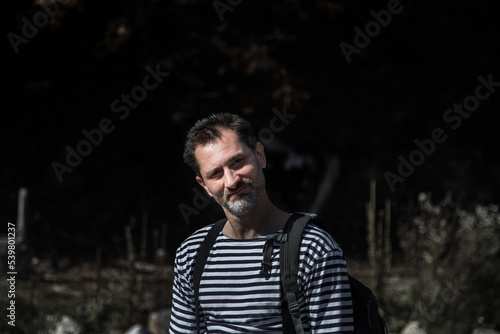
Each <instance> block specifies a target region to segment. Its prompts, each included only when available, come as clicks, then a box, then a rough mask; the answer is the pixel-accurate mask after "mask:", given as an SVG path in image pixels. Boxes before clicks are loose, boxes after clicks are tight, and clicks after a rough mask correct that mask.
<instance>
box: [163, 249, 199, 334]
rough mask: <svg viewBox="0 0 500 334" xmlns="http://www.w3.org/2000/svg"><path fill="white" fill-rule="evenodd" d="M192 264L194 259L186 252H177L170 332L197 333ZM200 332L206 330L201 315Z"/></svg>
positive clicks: (177, 333) (178, 333)
mask: <svg viewBox="0 0 500 334" xmlns="http://www.w3.org/2000/svg"><path fill="white" fill-rule="evenodd" d="M192 265H193V261H188V257H187V255H186V254H185V253H184V254H182V253H181V251H178V252H177V255H176V257H175V264H174V284H173V288H172V314H171V318H170V326H169V333H170V334H181V333H182V334H189V333H193V334H196V314H195V307H194V293H193V289H192V284H191V282H192V272H191V271H192V270H190V269H191V268H190V267H192ZM200 332H201V333H205V332H206V329H205V321H204V319H203V317H200Z"/></svg>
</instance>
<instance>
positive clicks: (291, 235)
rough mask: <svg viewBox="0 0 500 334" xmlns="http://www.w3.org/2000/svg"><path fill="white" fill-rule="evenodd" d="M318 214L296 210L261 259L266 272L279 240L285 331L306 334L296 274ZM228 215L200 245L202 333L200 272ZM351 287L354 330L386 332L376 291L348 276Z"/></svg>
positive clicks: (196, 291)
mask: <svg viewBox="0 0 500 334" xmlns="http://www.w3.org/2000/svg"><path fill="white" fill-rule="evenodd" d="M316 217H317V216H316V215H315V214H310V213H302V212H300V213H293V214H292V215H291V216H290V218H289V219H288V221H287V222H286V225H285V227H284V228H283V233H274V234H272V235H271V236H270V237H269V239H268V240H267V241H266V244H265V246H264V251H263V255H264V259H263V261H262V271H261V273H262V274H264V275H266V272H267V270H268V269H269V268H270V258H271V254H272V247H269V246H270V245H272V244H273V243H274V240H278V241H279V242H280V272H281V286H282V292H283V295H284V297H285V300H284V302H283V303H282V311H283V312H282V314H283V333H287V334H289V333H296V334H303V333H304V329H303V327H302V321H301V319H300V308H299V305H298V301H297V298H298V293H299V286H298V284H297V275H298V269H299V253H300V244H301V239H302V232H303V230H304V228H305V226H306V225H307V223H308V222H309V221H310V220H312V219H316ZM226 220H227V219H226V218H224V219H221V220H219V221H218V222H216V223H215V224H214V225H213V226H212V228H211V229H210V230H209V232H208V234H207V236H206V237H205V240H203V243H202V244H201V246H200V248H199V250H198V253H197V256H196V260H195V265H194V274H193V289H194V290H193V291H194V299H195V300H194V303H195V313H196V329H197V333H200V317H199V307H200V306H199V288H200V280H201V275H202V273H203V269H204V267H205V263H206V261H207V258H208V255H209V253H210V249H211V248H212V246H213V244H214V243H215V240H216V239H217V236H218V235H219V233H220V232H221V231H222V228H223V227H224V224H225V223H226ZM348 277H349V285H350V288H351V295H352V305H353V319H354V320H353V322H354V333H356V334H387V333H388V330H387V326H386V324H385V321H384V319H383V318H382V317H381V316H380V314H379V312H378V307H381V308H382V309H383V310H384V311H385V312H386V313H389V312H388V311H387V310H386V309H385V308H384V307H383V306H382V305H381V304H380V303H379V302H378V301H377V298H376V297H375V295H374V294H373V292H372V291H371V290H370V289H369V288H368V287H366V286H365V285H363V283H361V282H360V281H358V280H357V279H355V278H354V277H352V276H350V275H348Z"/></svg>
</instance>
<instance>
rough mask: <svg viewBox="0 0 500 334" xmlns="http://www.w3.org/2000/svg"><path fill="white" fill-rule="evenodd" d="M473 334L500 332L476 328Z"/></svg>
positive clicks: (495, 333) (497, 333) (496, 333)
mask: <svg viewBox="0 0 500 334" xmlns="http://www.w3.org/2000/svg"><path fill="white" fill-rule="evenodd" d="M472 334H500V332H499V331H496V330H494V329H487V328H475V329H474V330H473V331H472Z"/></svg>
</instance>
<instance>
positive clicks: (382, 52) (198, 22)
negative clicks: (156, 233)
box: [0, 0, 500, 263]
mask: <svg viewBox="0 0 500 334" xmlns="http://www.w3.org/2000/svg"><path fill="white" fill-rule="evenodd" d="M391 2H392V1H358V0H355V1H324V0H319V1H314V0H313V1H295V0H288V1H250V0H246V1H242V2H241V3H239V4H237V3H238V2H237V1H233V5H235V4H236V5H235V6H230V7H231V8H232V10H228V11H225V12H224V13H223V14H222V15H223V20H222V21H221V18H220V16H219V15H218V13H217V10H216V9H215V8H214V2H211V1H196V0H192V1H189V0H186V1H182V0H179V1H106V2H103V1H90V0H88V1H80V0H70V1H61V2H60V3H57V4H58V6H57V7H58V8H56V9H55V4H54V3H51V2H45V3H44V2H40V3H38V2H32V1H15V2H13V1H11V2H9V3H6V4H4V5H3V7H4V9H3V10H2V12H3V13H2V18H3V19H2V21H3V26H4V29H5V30H4V37H3V39H2V45H1V47H2V51H1V54H2V61H1V82H2V95H3V101H2V105H3V108H2V109H3V112H2V116H3V120H2V121H1V123H0V124H1V131H0V136H1V145H2V147H1V148H2V149H1V153H2V158H1V160H0V161H1V162H0V171H1V186H0V222H2V223H1V224H2V230H1V231H0V232H2V233H3V232H5V231H4V227H3V226H6V225H7V222H9V221H10V222H15V221H16V216H17V199H18V198H17V197H18V192H19V189H20V188H21V187H25V188H27V189H28V191H29V196H28V208H29V209H28V215H27V217H26V219H27V232H26V233H27V238H28V241H29V243H30V245H31V247H32V249H33V251H34V253H35V254H36V255H37V256H38V257H40V258H43V257H52V258H57V257H59V256H65V257H68V258H70V261H71V263H78V262H79V261H83V260H88V259H93V258H94V257H95V252H96V248H97V247H99V248H101V249H102V257H103V261H112V260H115V259H117V258H124V257H126V251H127V250H126V238H125V233H124V228H125V226H126V225H127V224H129V222H130V221H131V217H133V216H135V217H137V222H138V223H137V224H136V225H135V227H134V230H133V236H134V238H136V239H135V240H136V241H137V242H139V238H140V235H141V233H140V231H141V230H140V229H141V224H140V219H141V217H143V216H144V215H147V217H148V225H147V228H148V230H150V231H153V230H154V229H157V230H159V229H161V228H162V226H167V234H166V235H167V252H168V254H169V256H170V260H172V259H173V256H174V254H175V249H176V247H177V246H178V245H179V244H180V242H181V241H182V240H183V239H184V238H185V237H187V236H188V235H189V234H190V233H192V232H193V231H194V230H195V229H197V228H199V227H201V226H203V225H206V224H208V223H211V222H213V221H215V220H216V219H218V218H219V217H221V216H222V211H221V210H220V209H219V208H218V207H217V205H216V204H214V203H211V204H209V205H208V206H206V207H205V208H202V209H200V210H198V209H196V210H197V213H194V214H191V215H189V217H188V219H187V220H186V218H185V217H183V215H182V214H181V211H180V210H179V206H181V207H183V208H186V207H190V208H191V209H192V208H195V207H194V205H193V198H194V197H195V193H194V192H193V188H194V189H197V188H196V187H197V185H196V182H195V180H194V175H193V172H192V171H191V170H190V169H189V167H187V166H186V165H184V163H183V161H182V150H183V143H184V139H185V135H186V132H187V130H188V129H189V128H190V126H192V125H193V123H194V122H195V121H196V120H197V119H199V118H201V117H204V116H207V115H210V114H211V113H215V112H221V111H224V112H233V113H238V114H240V115H242V116H244V117H245V118H246V119H248V120H249V121H250V122H251V123H252V124H254V126H255V129H256V132H257V133H258V132H259V130H261V129H265V128H267V129H269V128H270V122H271V121H272V119H273V117H275V116H276V113H277V112H279V113H281V114H283V110H286V113H288V114H289V115H293V119H292V117H291V116H290V119H289V123H288V124H286V126H284V127H283V128H282V131H279V132H274V133H273V138H271V139H270V140H267V141H266V143H265V144H266V145H265V147H266V150H267V153H268V160H269V161H270V165H269V166H268V168H267V169H266V171H265V173H266V176H267V180H268V186H269V187H268V188H269V189H268V192H269V194H270V197H271V198H272V199H273V200H274V201H275V202H276V203H277V204H278V205H279V206H280V207H281V208H283V209H285V210H290V211H309V210H311V209H314V210H315V211H317V212H318V213H319V214H320V215H321V217H322V223H323V225H324V226H325V228H326V229H327V230H328V231H329V232H331V233H332V235H333V236H334V237H335V239H336V240H337V241H338V242H339V243H340V244H341V246H342V248H343V249H344V251H345V252H346V255H347V256H348V257H352V258H359V259H364V258H365V254H366V249H367V244H366V236H365V235H366V227H365V226H366V212H365V202H366V201H367V200H368V197H369V184H370V180H375V181H376V182H377V202H378V203H379V204H380V205H383V203H384V201H385V200H386V199H390V200H391V201H392V208H393V209H392V221H393V227H392V228H393V229H394V231H395V230H396V229H397V226H398V225H397V224H398V222H400V221H401V220H402V219H404V216H405V213H404V212H406V211H405V210H406V208H408V207H410V206H412V205H413V204H412V203H415V202H416V201H417V196H418V194H419V193H421V192H426V193H430V194H432V198H433V199H436V200H440V199H442V198H444V197H445V195H446V194H447V193H448V194H451V196H452V198H453V201H454V202H455V203H456V204H457V205H459V206H460V207H462V208H469V209H470V210H473V208H474V207H475V206H476V205H477V204H484V205H488V204H490V203H493V204H498V202H499V199H500V187H499V186H500V159H499V153H498V152H499V150H498V144H499V130H498V126H499V123H498V121H499V120H500V117H499V113H500V110H499V101H500V100H499V99H500V96H499V95H500V92H498V91H497V92H494V93H492V94H491V96H490V97H489V98H488V99H486V100H485V101H481V102H480V105H479V108H478V109H477V110H476V111H474V112H473V113H471V116H470V117H469V118H468V119H463V122H462V124H461V126H460V127H458V128H457V129H456V130H453V129H452V128H451V127H450V124H449V123H448V124H447V123H445V122H444V120H443V114H444V113H445V111H446V110H447V109H449V108H452V107H453V104H454V103H457V104H459V103H460V104H461V103H463V101H464V99H465V98H466V97H467V96H469V95H473V94H474V92H475V89H476V86H477V85H478V84H479V83H480V82H479V81H478V76H483V77H484V78H485V79H486V78H488V75H491V76H492V79H493V81H495V82H499V81H500V68H499V62H498V59H499V54H500V52H499V50H500V47H499V43H500V38H499V32H500V21H499V20H498V15H497V12H498V11H497V6H495V5H494V2H486V1H461V0H458V1H439V2H436V1H407V0H404V1H403V0H402V1H401V2H400V5H399V6H400V7H401V8H402V10H401V12H400V13H398V14H394V15H392V17H391V21H390V22H389V24H387V25H386V27H381V29H380V32H379V33H378V34H376V35H375V36H373V37H371V40H370V42H369V43H368V44H367V46H366V47H364V48H361V49H360V50H359V53H353V54H351V61H350V62H348V61H347V60H346V58H345V56H344V54H343V52H342V50H341V48H340V47H339V45H340V43H342V42H346V43H349V44H350V45H352V46H355V42H354V38H355V35H356V31H355V30H354V28H355V27H359V29H361V30H363V31H364V30H365V25H366V24H367V23H369V22H370V21H374V18H373V16H372V14H370V11H371V10H374V11H375V12H379V11H380V10H383V9H387V5H388V3H391ZM42 3H44V4H45V5H46V6H49V8H52V11H53V12H52V13H53V17H51V18H49V20H48V21H47V22H46V23H44V22H43V15H40V14H37V13H38V12H41V11H42V12H43V8H42V7H41V6H40V4H42ZM219 3H222V4H227V3H228V2H226V1H220V2H219ZM398 8H399V7H398ZM220 10H221V11H223V10H224V9H220ZM23 18H24V20H23ZM37 18H38V19H41V20H42V21H39V22H38V24H39V27H38V28H37V30H38V31H37V32H36V33H34V32H33V30H30V29H29V28H26V27H24V26H25V25H26V21H29V22H31V23H33V21H34V19H35V20H36V19H37ZM26 29H27V30H26ZM23 31H24V33H27V34H31V35H32V37H30V38H26V37H23V36H24V35H23ZM9 33H10V35H9ZM14 35H15V36H17V37H15V36H14ZM13 41H14V42H13ZM16 41H17V42H16ZM16 49H17V50H16ZM16 51H17V52H16ZM148 66H149V68H150V70H151V71H155V70H159V71H161V72H162V73H166V72H168V73H169V75H168V76H167V77H164V78H161V81H162V82H161V83H159V84H158V86H157V87H156V88H154V89H152V90H150V91H147V97H146V98H145V99H144V100H143V101H141V102H138V103H137V106H136V107H130V105H129V108H128V109H129V114H128V115H125V114H124V111H123V109H122V111H120V112H114V111H116V108H115V109H113V107H112V103H113V101H115V100H116V99H118V100H121V99H122V98H121V96H122V94H128V95H130V94H131V92H132V90H133V89H134V88H135V87H137V86H142V85H143V78H144V77H145V76H146V75H147V74H148V73H149V72H148V70H147V69H146V67H148ZM149 82H150V83H151V84H152V83H154V80H152V79H150V81H149ZM497 90H499V88H497ZM483 91H484V92H486V90H484V88H483ZM483 91H482V92H483ZM134 92H139V89H136V90H135V91H134ZM138 94H139V93H138ZM131 105H132V104H131ZM116 106H121V107H124V106H126V103H125V102H120V104H118V105H115V107H116ZM273 109H274V111H273ZM120 116H122V118H123V119H120ZM105 118H107V119H109V120H110V122H112V124H113V126H114V130H113V131H112V132H111V133H108V134H103V136H102V142H100V143H99V144H98V145H93V146H92V152H91V153H90V154H88V155H87V156H83V157H82V158H81V162H80V163H78V164H77V166H76V167H74V168H72V169H73V170H72V171H71V172H65V173H63V174H62V181H61V180H59V179H58V177H57V175H56V172H55V171H54V166H53V164H54V162H58V163H61V164H64V165H66V156H67V154H68V153H67V150H66V147H67V146H69V147H71V148H72V149H74V150H76V149H77V145H78V144H79V142H81V141H82V140H87V139H86V137H85V136H84V134H83V133H82V131H83V130H87V131H91V130H92V129H96V128H99V124H100V122H101V120H103V119H105ZM276 124H278V125H280V124H282V123H279V122H278V123H276ZM438 127H439V128H443V130H444V131H445V133H446V135H447V136H448V138H447V140H446V141H445V142H444V143H442V144H436V149H435V151H434V153H433V154H432V155H431V156H430V157H426V159H425V161H424V162H423V163H422V164H421V165H420V166H418V167H416V168H415V171H414V173H412V174H411V175H410V176H409V177H407V178H406V180H405V181H404V182H403V183H401V182H398V183H396V184H395V191H394V192H392V191H391V189H390V187H389V186H388V184H387V182H386V178H385V176H384V173H385V172H386V171H390V172H392V173H395V174H397V173H398V172H397V170H398V165H399V161H398V156H399V155H402V156H403V157H405V158H406V159H408V156H409V155H410V153H411V152H412V151H413V150H415V149H416V148H417V146H416V145H415V143H414V140H415V139H419V140H423V139H425V138H430V137H431V132H432V130H433V129H435V128H438ZM267 134H269V131H268V132H267ZM328 167H330V169H328ZM198 189H200V190H201V188H198ZM321 196H323V197H321ZM193 212H194V211H191V213H193ZM188 222H189V223H188ZM394 235H395V234H394ZM393 247H394V249H395V259H396V260H397V254H398V249H399V244H398V240H397V238H396V236H394V237H393ZM148 254H149V256H150V257H151V256H152V254H153V251H152V250H148Z"/></svg>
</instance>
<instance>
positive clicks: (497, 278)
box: [398, 193, 500, 333]
mask: <svg viewBox="0 0 500 334" xmlns="http://www.w3.org/2000/svg"><path fill="white" fill-rule="evenodd" d="M407 214H408V220H407V221H406V222H405V223H404V224H401V225H400V226H399V230H398V236H399V239H400V246H401V248H402V249H403V252H404V256H405V260H406V263H407V264H408V268H411V270H412V271H413V272H412V275H413V276H414V277H415V278H416V280H415V281H414V284H413V287H412V292H413V293H412V295H411V298H412V301H413V305H412V308H411V309H412V310H413V314H411V315H410V318H412V319H413V320H415V319H416V320H419V321H420V322H421V323H422V324H424V325H426V326H427V331H428V333H471V332H472V330H473V328H474V327H476V326H479V325H482V326H486V327H492V328H494V327H495V326H496V327H497V328H499V327H500V322H499V319H500V313H499V311H498V310H499V309H500V302H499V301H498V298H497V296H499V295H500V275H498V268H499V267H500V245H499V243H498V240H499V238H500V212H499V209H498V205H488V206H484V205H477V206H475V207H474V208H473V209H472V210H471V211H469V210H467V209H464V208H463V207H461V205H460V204H458V203H457V202H456V201H455V200H454V199H453V198H452V196H451V195H448V196H446V197H445V198H444V199H443V200H441V201H440V202H438V203H435V204H434V203H433V202H432V198H431V194H430V193H420V194H419V196H418V202H417V205H416V206H414V207H411V208H409V210H408V212H407Z"/></svg>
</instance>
